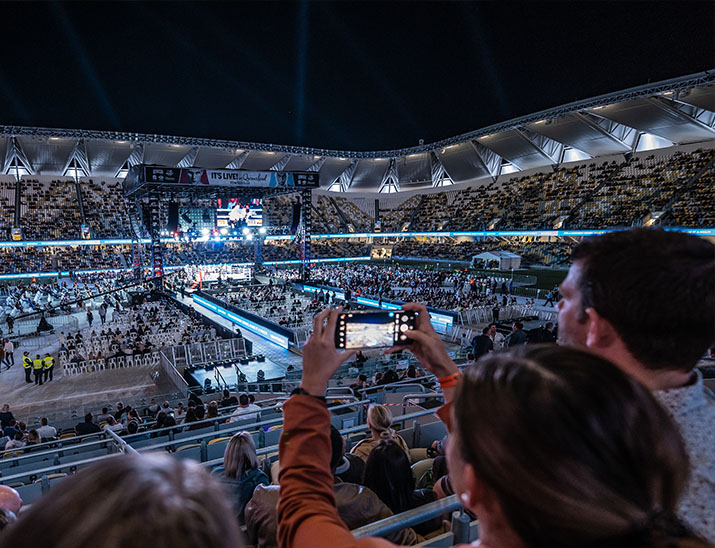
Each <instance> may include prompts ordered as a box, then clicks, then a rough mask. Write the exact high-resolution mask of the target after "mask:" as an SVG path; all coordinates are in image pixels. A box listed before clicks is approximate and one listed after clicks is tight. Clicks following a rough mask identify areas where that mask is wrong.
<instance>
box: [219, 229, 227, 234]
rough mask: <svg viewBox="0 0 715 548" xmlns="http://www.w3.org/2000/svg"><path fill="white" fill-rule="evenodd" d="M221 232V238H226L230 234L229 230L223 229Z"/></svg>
mask: <svg viewBox="0 0 715 548" xmlns="http://www.w3.org/2000/svg"><path fill="white" fill-rule="evenodd" d="M220 232H221V236H225V235H226V234H228V229H226V228H222V229H221V231H220Z"/></svg>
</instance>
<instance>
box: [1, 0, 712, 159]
mask: <svg viewBox="0 0 715 548" xmlns="http://www.w3.org/2000/svg"><path fill="white" fill-rule="evenodd" d="M714 6H715V3H713V2H696V3H690V2H664V3H655V4H652V3H647V2H623V3H608V2H595V3H588V2H554V3H544V2H529V3H523V4H522V3H515V2H495V3H445V2H440V3H430V2H424V3H417V2H411V3H398V2H371V3H347V2H344V3H329V2H316V3H312V2H311V3H305V2H304V3H273V2H270V3H268V2H266V3H245V2H242V3H224V2H221V3H209V2H203V3H188V2H187V3H167V2H162V3H129V2H127V3H120V4H113V3H89V4H84V3H78V2H75V3H66V4H61V3H30V2H27V3H22V4H8V3H2V4H0V21H2V39H3V43H4V46H5V47H4V53H3V55H2V59H1V60H0V124H12V125H30V126H43V127H61V128H73V129H74V128H83V129H108V130H121V131H132V132H140V133H163V134H169V135H183V136H193V137H213V138H226V139H237V140H245V141H257V142H267V143H277V144H291V145H305V146H316V147H324V148H333V149H350V150H379V149H388V148H398V147H403V146H412V145H417V143H418V140H419V139H424V140H425V142H426V143H429V142H431V141H435V140H438V139H442V138H446V137H450V136H453V135H457V134H459V133H464V132H466V131H470V130H475V129H479V128H481V127H484V126H486V125H489V124H492V123H496V122H502V121H505V120H508V119H510V118H514V117H516V116H521V115H525V114H530V113H533V112H535V111H538V110H541V109H545V108H550V107H555V106H559V105H562V104H565V103H568V102H570V101H574V100H576V99H586V98H589V97H592V96H594V95H598V94H601V93H608V92H611V91H618V90H621V89H624V88H627V87H631V86H636V85H640V84H645V83H648V82H656V81H658V80H663V79H666V78H673V77H677V76H683V75H686V74H691V73H694V72H699V71H703V70H708V69H713V68H715V30H714V26H715V25H714V23H713V21H715V7H714Z"/></svg>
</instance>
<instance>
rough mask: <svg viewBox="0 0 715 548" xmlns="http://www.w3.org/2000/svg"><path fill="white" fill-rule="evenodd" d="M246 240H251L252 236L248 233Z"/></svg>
mask: <svg viewBox="0 0 715 548" xmlns="http://www.w3.org/2000/svg"><path fill="white" fill-rule="evenodd" d="M246 239H247V240H248V241H251V240H253V234H251V233H250V232H249V233H248V234H246Z"/></svg>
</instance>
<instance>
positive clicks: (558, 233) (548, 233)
mask: <svg viewBox="0 0 715 548" xmlns="http://www.w3.org/2000/svg"><path fill="white" fill-rule="evenodd" d="M619 230H625V229H619V228H608V229H603V230H494V231H486V230H481V231H469V232H355V233H348V234H313V235H312V236H311V237H310V238H311V239H312V240H347V239H350V238H463V237H470V238H492V237H504V236H533V237H565V236H597V235H599V234H605V233H607V232H617V231H619ZM665 230H669V231H673V232H686V233H688V234H694V235H696V236H715V228H681V227H666V228H665ZM291 238H293V236H286V235H277V236H265V238H264V239H265V240H290V239H291ZM161 241H162V242H164V243H182V242H180V241H179V240H176V239H174V238H162V239H161ZM211 241H243V238H228V239H227V240H220V239H219V240H211ZM131 243H132V241H131V240H128V239H114V240H56V241H51V240H46V241H45V240H43V241H32V242H0V247H67V246H75V245H128V244H131ZM141 243H143V244H149V243H151V240H149V239H148V238H145V239H143V240H141ZM355 259H356V258H351V259H346V260H355ZM310 262H311V263H315V262H321V259H312V260H311V261H310ZM323 262H324V260H323ZM263 264H293V263H282V262H280V261H278V262H272V263H263Z"/></svg>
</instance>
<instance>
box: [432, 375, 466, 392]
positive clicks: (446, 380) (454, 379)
mask: <svg viewBox="0 0 715 548" xmlns="http://www.w3.org/2000/svg"><path fill="white" fill-rule="evenodd" d="M460 378H462V372H461V371H457V372H456V373H452V374H451V375H447V376H446V377H442V378H441V379H437V382H439V386H440V387H441V388H442V389H445V388H452V387H453V386H457V383H459V379H460Z"/></svg>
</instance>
